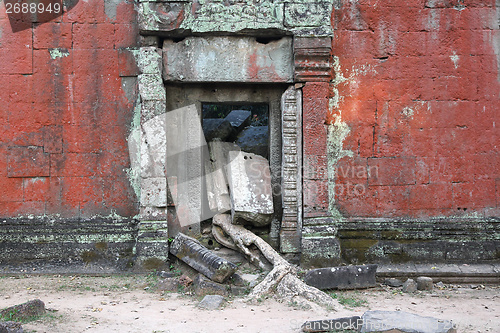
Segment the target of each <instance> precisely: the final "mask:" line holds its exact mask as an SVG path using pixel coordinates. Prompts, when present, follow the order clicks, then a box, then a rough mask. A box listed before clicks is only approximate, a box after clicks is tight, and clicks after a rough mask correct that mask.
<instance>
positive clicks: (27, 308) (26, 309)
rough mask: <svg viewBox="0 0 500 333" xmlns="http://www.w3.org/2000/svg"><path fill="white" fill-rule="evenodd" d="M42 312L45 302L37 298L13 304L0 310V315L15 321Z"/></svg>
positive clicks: (28, 318) (36, 315) (38, 314)
mask: <svg viewBox="0 0 500 333" xmlns="http://www.w3.org/2000/svg"><path fill="white" fill-rule="evenodd" d="M43 314H45V304H44V303H43V302H42V301H41V300H39V299H35V300H32V301H29V302H26V303H23V304H19V305H14V306H11V307H9V308H6V309H3V310H2V311H0V317H2V318H7V319H9V320H17V321H19V320H32V319H33V318H36V317H39V316H41V315H43Z"/></svg>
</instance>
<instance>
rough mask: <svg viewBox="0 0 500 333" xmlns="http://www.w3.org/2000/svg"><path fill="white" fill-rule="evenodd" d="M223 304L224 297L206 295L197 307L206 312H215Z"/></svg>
mask: <svg viewBox="0 0 500 333" xmlns="http://www.w3.org/2000/svg"><path fill="white" fill-rule="evenodd" d="M223 302H224V297H222V296H220V295H207V296H205V297H203V299H202V300H201V301H200V303H198V307H199V308H202V309H206V310H216V309H218V308H219V307H220V306H221V305H222V303H223Z"/></svg>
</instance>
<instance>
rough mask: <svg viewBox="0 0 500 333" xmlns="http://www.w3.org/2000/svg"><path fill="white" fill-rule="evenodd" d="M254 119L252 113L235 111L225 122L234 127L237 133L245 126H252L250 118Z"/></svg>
mask: <svg viewBox="0 0 500 333" xmlns="http://www.w3.org/2000/svg"><path fill="white" fill-rule="evenodd" d="M251 117H252V112H250V111H246V110H233V111H231V112H230V113H229V114H228V115H227V116H226V118H224V119H225V120H227V121H228V122H229V123H230V124H231V126H233V127H234V128H235V129H236V131H238V132H239V131H241V130H242V129H243V128H244V127H245V126H248V125H250V118H251Z"/></svg>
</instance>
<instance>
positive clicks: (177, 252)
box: [170, 233, 238, 283]
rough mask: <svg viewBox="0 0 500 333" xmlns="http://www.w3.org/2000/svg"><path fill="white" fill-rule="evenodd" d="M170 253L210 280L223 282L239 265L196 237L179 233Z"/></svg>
mask: <svg viewBox="0 0 500 333" xmlns="http://www.w3.org/2000/svg"><path fill="white" fill-rule="evenodd" d="M170 253H172V254H173V255H174V256H176V257H177V258H179V259H180V260H182V261H184V262H185V263H186V264H188V265H189V266H191V267H192V268H194V269H196V270H197V271H198V272H200V273H202V274H203V275H205V276H206V277H208V278H209V279H210V280H212V281H215V282H219V283H222V282H224V281H225V280H226V279H227V278H228V277H230V276H231V275H233V274H234V272H235V271H236V269H237V268H238V266H236V265H235V264H233V263H232V262H229V261H227V260H226V259H223V258H221V257H219V256H216V255H215V254H213V253H212V252H211V251H210V250H209V249H207V248H206V247H204V246H203V245H201V244H200V242H198V241H197V240H196V239H194V238H191V237H188V236H186V235H184V234H183V233H179V234H178V235H177V236H176V237H175V239H174V241H173V242H172V244H170Z"/></svg>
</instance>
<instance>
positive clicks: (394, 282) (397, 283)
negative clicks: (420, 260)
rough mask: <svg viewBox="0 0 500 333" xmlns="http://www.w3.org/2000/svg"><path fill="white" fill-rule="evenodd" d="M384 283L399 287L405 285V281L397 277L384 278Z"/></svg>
mask: <svg viewBox="0 0 500 333" xmlns="http://www.w3.org/2000/svg"><path fill="white" fill-rule="evenodd" d="M384 284H385V285H386V286H389V287H394V288H399V287H402V286H403V282H402V281H401V280H399V279H396V278H388V279H385V280H384Z"/></svg>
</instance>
